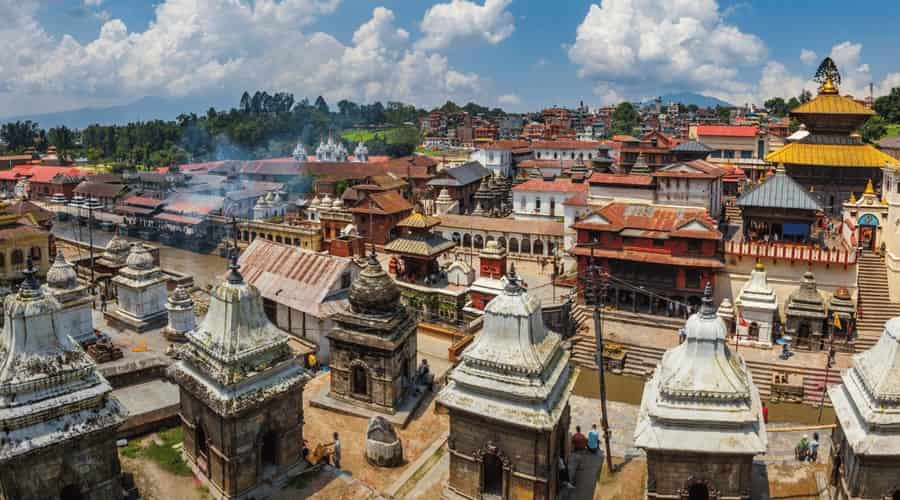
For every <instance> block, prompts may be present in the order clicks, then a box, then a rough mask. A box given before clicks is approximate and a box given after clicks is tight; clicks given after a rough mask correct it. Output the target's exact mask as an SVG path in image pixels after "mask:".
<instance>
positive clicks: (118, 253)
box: [103, 233, 131, 264]
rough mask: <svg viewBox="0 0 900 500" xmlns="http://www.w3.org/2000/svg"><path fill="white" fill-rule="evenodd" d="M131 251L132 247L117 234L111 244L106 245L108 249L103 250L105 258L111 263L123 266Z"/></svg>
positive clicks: (110, 241)
mask: <svg viewBox="0 0 900 500" xmlns="http://www.w3.org/2000/svg"><path fill="white" fill-rule="evenodd" d="M130 250H131V245H130V244H129V243H128V242H127V241H125V239H124V238H122V237H120V236H119V234H118V233H116V234H115V235H113V237H112V239H111V240H109V243H107V244H106V248H105V249H104V250H103V258H104V259H106V260H109V261H111V262H115V263H118V264H122V263H124V262H125V259H126V258H128V253H129V251H130Z"/></svg>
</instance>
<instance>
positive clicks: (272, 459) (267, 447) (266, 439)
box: [259, 431, 278, 468]
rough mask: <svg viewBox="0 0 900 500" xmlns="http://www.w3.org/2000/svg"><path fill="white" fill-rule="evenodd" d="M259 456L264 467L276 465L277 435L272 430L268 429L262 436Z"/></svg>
mask: <svg viewBox="0 0 900 500" xmlns="http://www.w3.org/2000/svg"><path fill="white" fill-rule="evenodd" d="M259 456H260V458H261V459H262V466H263V467H264V468H265V467H270V466H275V465H278V435H277V434H276V433H275V432H274V431H269V432H267V433H266V434H265V435H264V436H263V438H262V448H261V449H260V452H259Z"/></svg>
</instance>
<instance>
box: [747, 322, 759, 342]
mask: <svg viewBox="0 0 900 500" xmlns="http://www.w3.org/2000/svg"><path fill="white" fill-rule="evenodd" d="M747 338H749V339H750V340H759V324H757V323H756V322H755V321H754V322H753V323H750V328H748V329H747Z"/></svg>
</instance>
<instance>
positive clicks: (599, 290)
mask: <svg viewBox="0 0 900 500" xmlns="http://www.w3.org/2000/svg"><path fill="white" fill-rule="evenodd" d="M596 245H598V243H593V244H591V265H590V278H589V279H590V286H591V291H592V295H593V298H594V338H595V343H596V352H595V361H596V363H597V376H598V377H599V382H600V410H601V412H602V415H601V419H602V420H601V426H602V427H603V443H604V446H605V450H606V468H607V469H608V470H609V473H610V474H613V473H614V472H615V471H614V469H613V463H612V448H611V446H610V443H609V441H610V431H609V412H608V411H607V408H606V373H605V370H604V369H603V368H604V366H603V365H604V362H603V316H602V315H603V305H604V302H605V301H606V300H605V299H606V277H605V276H604V275H603V274H602V273H601V272H600V270H599V269H598V268H597V265H596V263H595V260H594V248H595V247H596Z"/></svg>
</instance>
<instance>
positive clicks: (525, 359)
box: [438, 267, 576, 430]
mask: <svg viewBox="0 0 900 500" xmlns="http://www.w3.org/2000/svg"><path fill="white" fill-rule="evenodd" d="M569 356H570V355H569V352H568V351H566V350H565V349H563V348H562V345H561V339H560V336H559V334H557V333H556V332H553V331H549V330H546V329H545V328H544V321H543V319H542V316H541V304H540V301H539V300H538V299H537V298H535V297H532V296H529V295H528V293H527V292H526V291H525V290H524V289H523V288H522V286H521V284H520V283H519V279H518V277H517V276H516V273H515V268H514V267H513V268H511V269H510V270H509V273H508V274H507V277H506V287H505V288H504V289H503V291H502V293H501V294H500V295H498V296H497V297H495V298H494V299H493V300H491V302H489V303H488V305H487V307H486V308H485V310H484V328H483V329H482V332H481V334H479V335H478V336H477V337H476V338H475V340H474V341H473V343H472V345H471V346H469V348H468V349H466V350H465V351H464V352H463V355H462V361H461V362H460V363H459V365H458V366H457V367H456V368H454V369H453V371H452V372H451V374H450V382H449V383H448V384H447V386H446V387H445V388H444V389H443V390H442V391H441V393H440V394H439V395H438V404H440V405H442V406H444V407H447V408H451V409H455V410H458V411H464V412H467V413H474V414H478V415H482V416H483V417H484V418H488V419H492V420H498V421H501V422H504V423H507V424H509V425H513V426H516V427H526V428H530V429H539V430H550V429H553V428H554V426H555V425H556V423H557V422H558V421H559V418H560V417H561V416H562V413H563V411H564V410H565V408H566V405H567V404H568V400H569V396H570V394H571V392H572V389H573V387H574V384H575V379H576V376H575V375H576V372H575V370H574V369H573V368H572V367H571V365H570V364H569Z"/></svg>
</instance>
